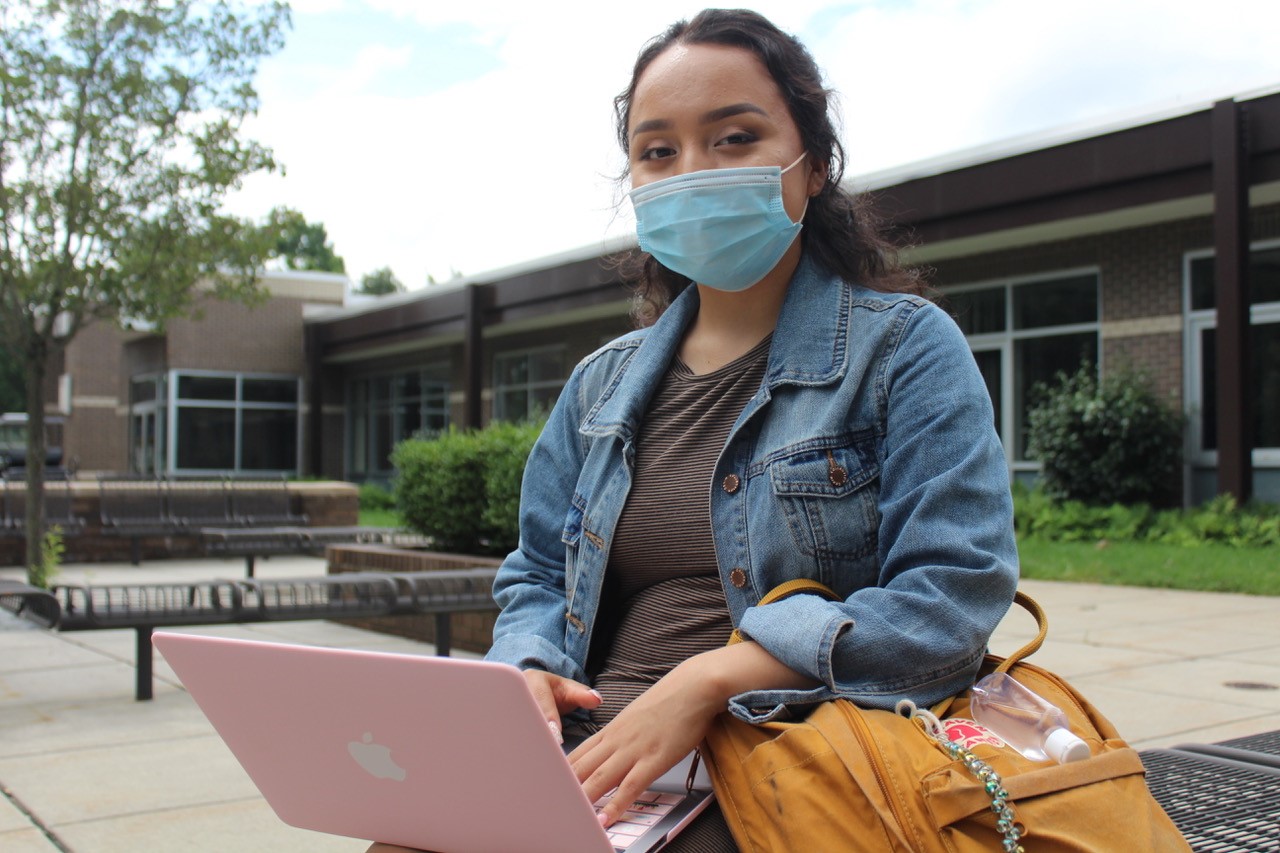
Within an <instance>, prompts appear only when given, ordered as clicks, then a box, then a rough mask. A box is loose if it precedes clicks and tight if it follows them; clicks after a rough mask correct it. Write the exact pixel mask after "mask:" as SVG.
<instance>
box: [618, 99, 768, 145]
mask: <svg viewBox="0 0 1280 853" xmlns="http://www.w3.org/2000/svg"><path fill="white" fill-rule="evenodd" d="M743 113H757V114H759V115H762V116H766V117H767V116H768V115H769V114H768V113H767V112H765V111H764V110H763V109H762V108H760V107H757V106H756V105H755V104H752V103H747V102H745V101H744V102H743V103H741V104H729V105H728V106H727V107H716V108H715V109H714V110H711V111H710V112H706V113H703V114H702V118H701V119H700V121H701V122H702V123H703V124H715V123H716V122H718V121H723V120H724V119H727V118H732V117H733V116H736V115H742V114H743ZM671 127H672V123H671V121H670V119H665V118H651V119H648V120H646V121H642V122H640V123H639V124H637V125H636V126H635V127H634V128H632V130H631V138H632V139H635V138H636V137H637V136H638V135H640V134H641V133H649V132H650V131H654V130H670V129H671Z"/></svg>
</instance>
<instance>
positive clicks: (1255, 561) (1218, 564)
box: [360, 509, 1280, 595]
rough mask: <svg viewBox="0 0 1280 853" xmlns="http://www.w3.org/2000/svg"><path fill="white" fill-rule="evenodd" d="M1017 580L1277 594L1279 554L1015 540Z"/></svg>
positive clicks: (382, 515)
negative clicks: (1018, 559)
mask: <svg viewBox="0 0 1280 853" xmlns="http://www.w3.org/2000/svg"><path fill="white" fill-rule="evenodd" d="M360 524H361V525H365V526H368V527H403V526H404V522H403V521H402V520H401V518H400V515H399V513H397V512H396V511H395V510H393V509H362V510H360ZM1018 553H1019V554H1020V555H1021V557H1022V576H1023V577H1025V578H1035V579H1037V580H1053V581H1080V582H1088V583H1110V584H1124V585H1128V586H1157V587H1168V588H1170V589H1195V590H1204V591H1207V592H1243V593H1249V594H1252V595H1280V553H1277V551H1276V549H1273V548H1228V547H1224V546H1221V545H1201V546H1199V547H1195V548H1186V547H1182V546H1178V545H1161V544H1154V543H1146V542H1112V543H1108V544H1107V545H1105V546H1101V547H1100V546H1098V545H1096V544H1094V543H1091V542H1050V541H1048V540H1045V539H1039V538H1036V537H1026V538H1023V539H1020V540H1019V541H1018Z"/></svg>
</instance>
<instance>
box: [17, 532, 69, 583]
mask: <svg viewBox="0 0 1280 853" xmlns="http://www.w3.org/2000/svg"><path fill="white" fill-rule="evenodd" d="M66 550H67V546H66V543H65V542H64V541H63V539H62V528H61V527H60V526H59V525H57V524H51V525H49V528H48V529H47V530H45V532H44V546H43V548H42V549H41V553H42V555H43V560H41V562H40V563H39V564H38V565H34V566H30V567H28V568H27V583H29V584H31V585H32V586H38V587H41V588H42V589H50V588H52V586H53V581H54V579H55V578H56V577H57V576H58V572H59V571H61V568H62V555H63V554H65V553H66Z"/></svg>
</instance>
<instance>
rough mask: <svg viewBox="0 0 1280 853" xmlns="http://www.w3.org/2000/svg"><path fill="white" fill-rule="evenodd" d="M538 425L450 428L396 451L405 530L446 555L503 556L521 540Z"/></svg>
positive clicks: (397, 488)
mask: <svg viewBox="0 0 1280 853" xmlns="http://www.w3.org/2000/svg"><path fill="white" fill-rule="evenodd" d="M541 431H542V423H541V422H537V423H524V424H511V423H506V422H495V423H493V424H490V425H489V426H487V427H485V428H484V429H482V430H471V431H463V430H457V429H449V430H448V431H446V432H443V433H441V434H439V435H438V436H436V437H435V438H430V439H410V440H408V441H404V442H401V443H400V444H399V445H397V446H396V448H395V451H394V452H393V453H392V455H391V462H392V464H393V465H394V466H395V468H396V477H395V502H396V508H397V509H398V510H399V511H400V515H401V516H402V517H403V519H404V522H405V524H407V525H408V526H409V527H410V528H411V529H413V530H416V531H418V532H420V533H422V534H424V535H426V536H429V537H431V539H432V540H433V542H434V543H435V546H436V547H437V548H440V549H442V550H446V551H460V552H464V553H471V554H484V553H497V554H504V553H507V552H508V551H511V550H512V549H514V548H515V547H516V544H517V543H518V541H519V536H520V531H519V519H518V513H519V506H520V479H521V476H522V475H523V473H524V464H525V461H526V460H527V459H528V457H529V451H530V450H531V449H532V447H533V442H534V441H535V440H537V437H538V434H539V433H540V432H541Z"/></svg>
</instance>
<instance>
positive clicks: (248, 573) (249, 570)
mask: <svg viewBox="0 0 1280 853" xmlns="http://www.w3.org/2000/svg"><path fill="white" fill-rule="evenodd" d="M256 560H257V557H255V556H254V555H253V554H250V555H249V556H247V557H245V558H244V576H245V577H247V578H251V577H253V564H254V562H255V561H256Z"/></svg>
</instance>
